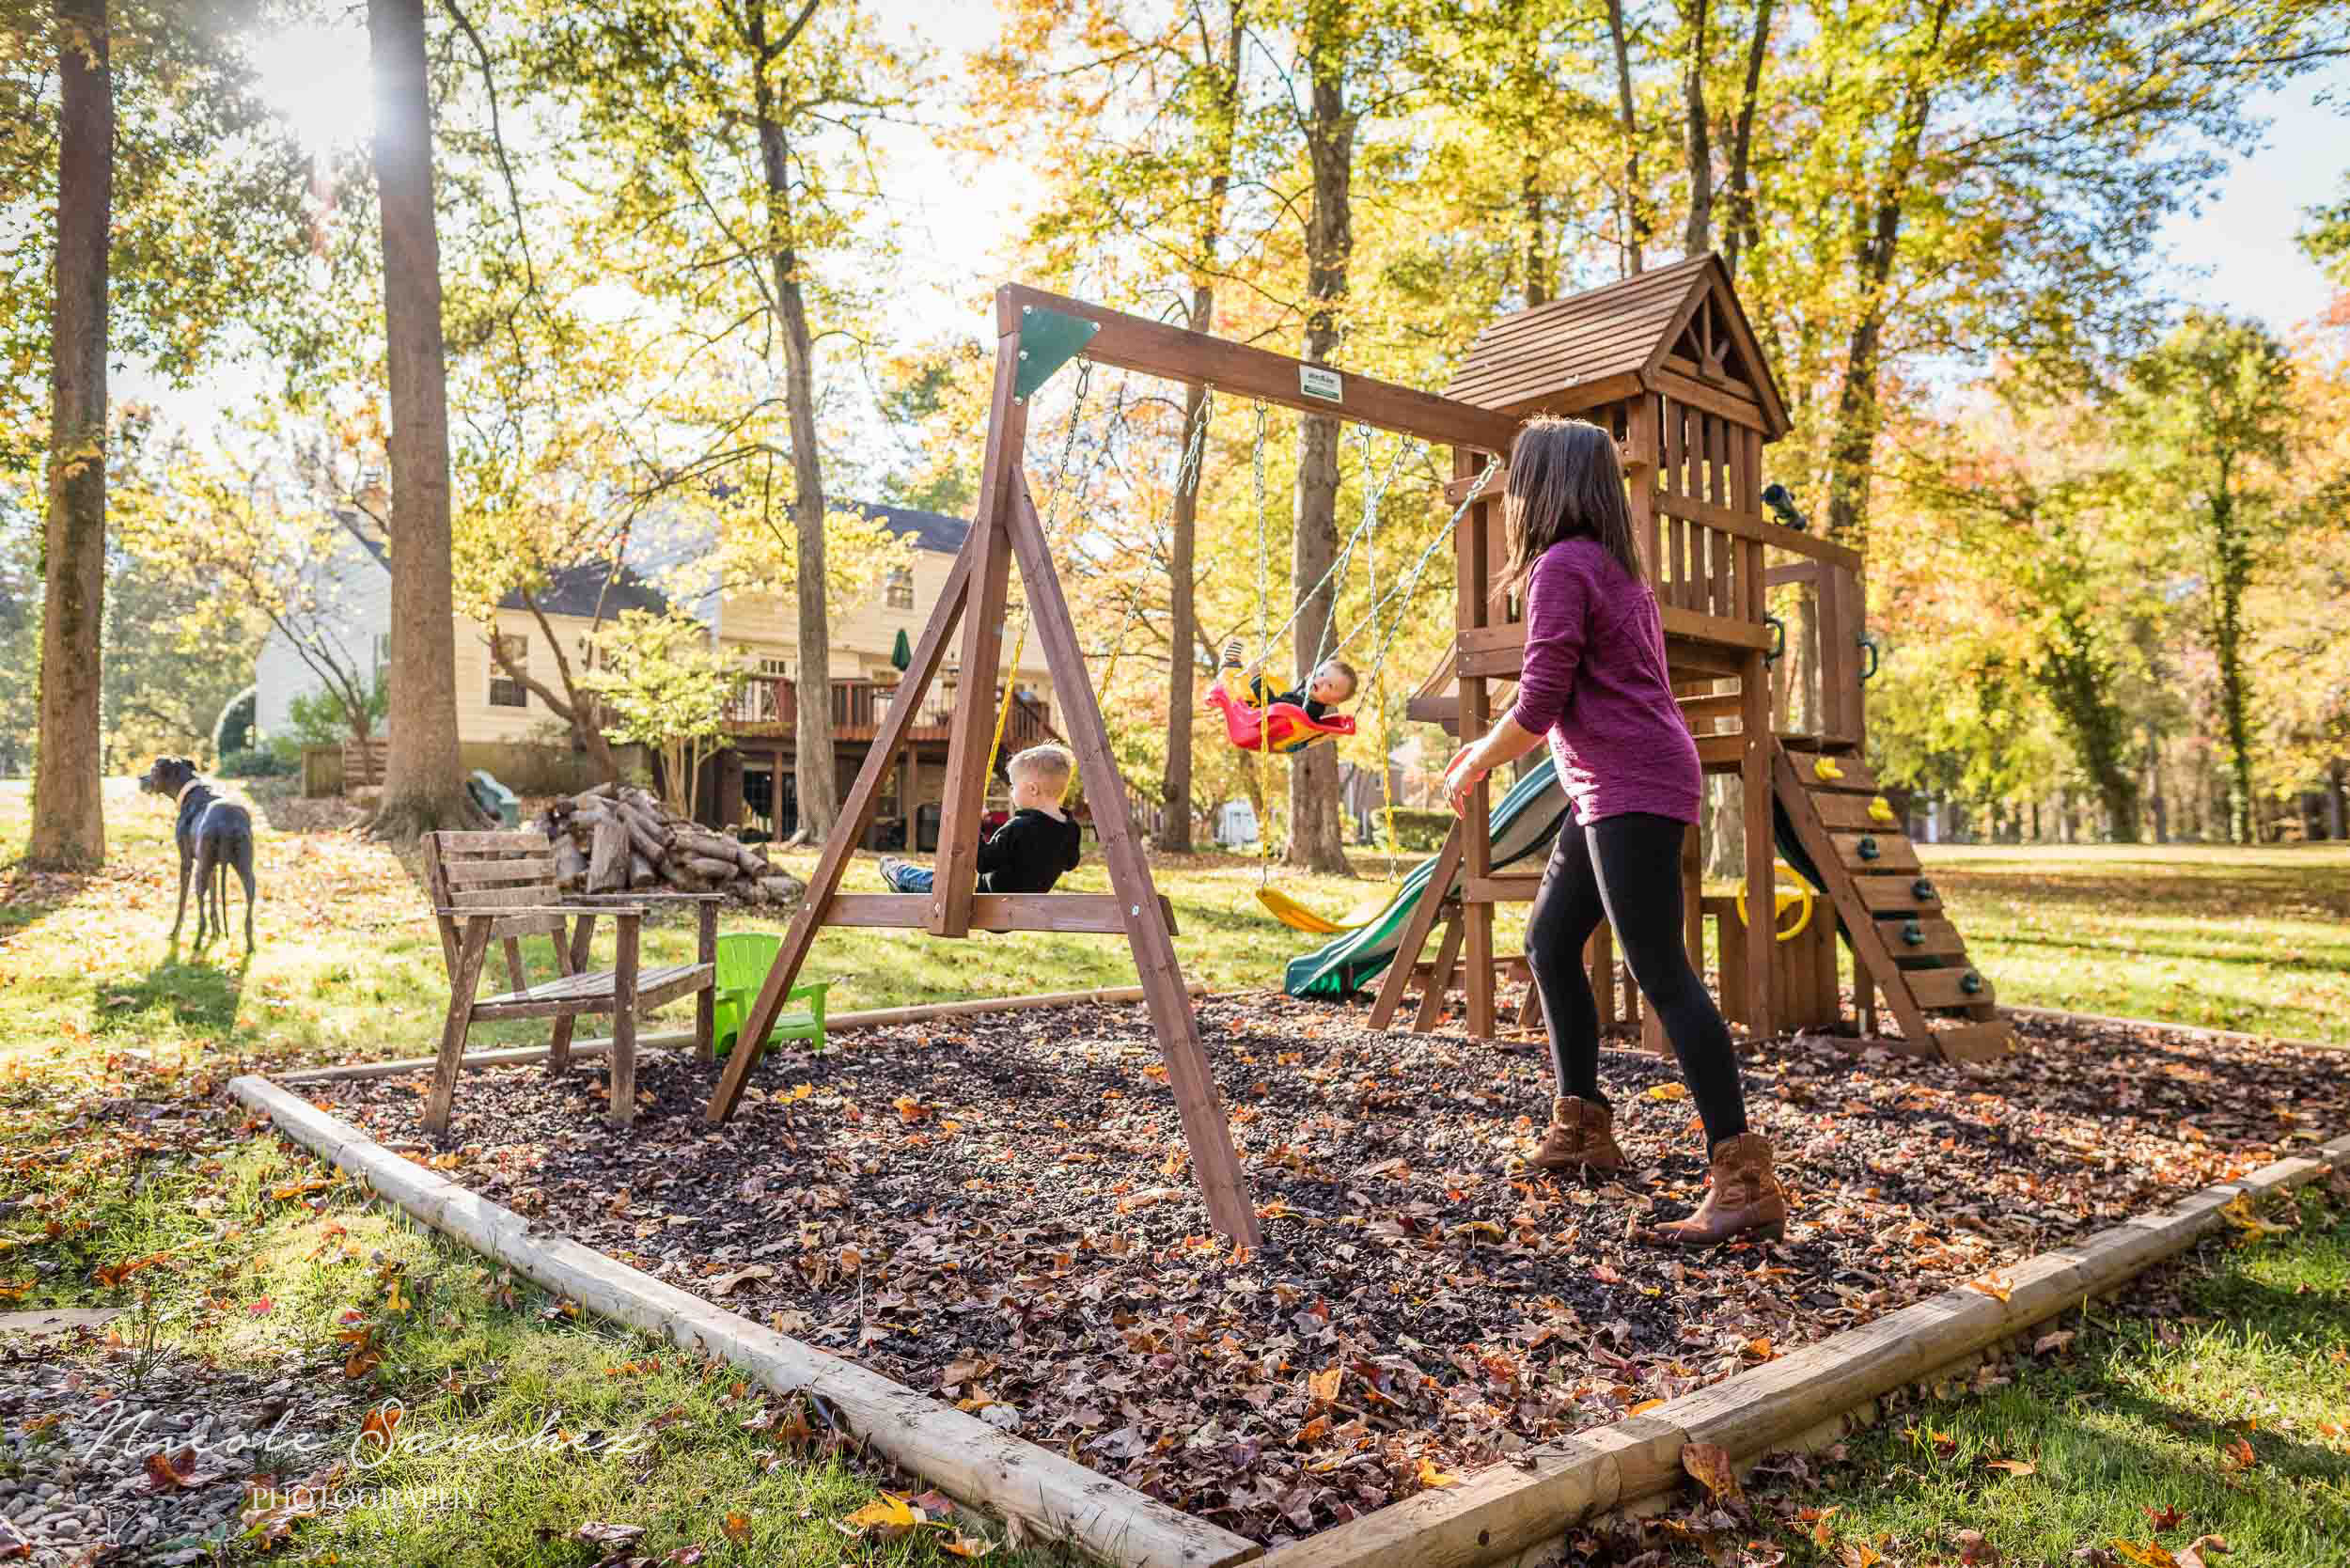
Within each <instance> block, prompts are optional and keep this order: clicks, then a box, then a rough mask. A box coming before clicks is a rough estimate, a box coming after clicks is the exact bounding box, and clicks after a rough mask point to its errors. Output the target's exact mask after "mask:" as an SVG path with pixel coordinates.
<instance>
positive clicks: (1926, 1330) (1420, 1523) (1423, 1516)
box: [1263, 1136, 2350, 1568]
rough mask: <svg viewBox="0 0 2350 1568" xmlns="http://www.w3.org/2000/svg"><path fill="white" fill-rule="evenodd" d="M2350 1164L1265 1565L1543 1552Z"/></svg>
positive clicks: (1847, 1340) (1586, 1437)
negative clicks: (2241, 1211)
mask: <svg viewBox="0 0 2350 1568" xmlns="http://www.w3.org/2000/svg"><path fill="white" fill-rule="evenodd" d="M2345 1160H2350V1136H2344V1137H2337V1138H2335V1139H2334V1140H2333V1141H2332V1142H2330V1143H2325V1144H2320V1145H2318V1146H2317V1147H2316V1148H2315V1149H2313V1150H2312V1151H2311V1152H2310V1153H2308V1154H2303V1155H2299V1156H2295V1157H2293V1158H2290V1159H2283V1160H2278V1161H2276V1162H2274V1163H2273V1164H2270V1165H2266V1166H2264V1167H2262V1168H2260V1169H2258V1170H2256V1171H2253V1172H2252V1173H2251V1174H2249V1175H2248V1176H2244V1177H2241V1178H2239V1179H2237V1180H2235V1181H2230V1182H2221V1183H2218V1184H2216V1185H2213V1186H2208V1187H2205V1188H2203V1189H2202V1190H2201V1191H2200V1192H2196V1193H2193V1194H2190V1195H2189V1196H2187V1197H2186V1198H2184V1199H2182V1200H2179V1201H2178V1202H2177V1203H2175V1204H2173V1205H2172V1206H2171V1207H2170V1208H2169V1209H2167V1210H2163V1211H2160V1212H2157V1213H2155V1214H2152V1215H2141V1216H2139V1217H2138V1218H2135V1219H2128V1220H2124V1221H2123V1222H2122V1223H2121V1224H2120V1225H2117V1226H2113V1227H2111V1228H2110V1229H2108V1230H2105V1231H2099V1232H2097V1233H2096V1234H2095V1235H2093V1236H2090V1237H2088V1238H2086V1239H2084V1240H2083V1241H2081V1242H2078V1243H2076V1244H2075V1245H2074V1246H2071V1247H2058V1248H2057V1249H2055V1250H2054V1251H2051V1252H2043V1253H2041V1254H2039V1255H2038V1256H2036V1257H2032V1258H2027V1259H2025V1260H2024V1261H2023V1262H2018V1263H2016V1264H2014V1265H2013V1267H2012V1268H2008V1269H2003V1270H1995V1271H1994V1273H1993V1274H1992V1275H1991V1276H1987V1277H1985V1278H1986V1279H1990V1280H1996V1281H1997V1282H1998V1284H1999V1285H2000V1287H2001V1288H2002V1289H2004V1290H2005V1292H2006V1294H2005V1297H2004V1299H2002V1298H2001V1297H2000V1296H1999V1295H1997V1294H1992V1293H1991V1292H1989V1291H1985V1290H1980V1289H1976V1288H1974V1287H1973V1286H1971V1285H1961V1286H1958V1287H1956V1288H1954V1289H1951V1290H1948V1291H1945V1292H1943V1293H1942V1294H1940V1295H1937V1296H1933V1297H1930V1298H1928V1299H1927V1300H1924V1301H1920V1302H1919V1303H1917V1304H1916V1305H1914V1306H1911V1307H1905V1308H1904V1309H1901V1310H1900V1311H1898V1312H1893V1313H1890V1314H1888V1316H1885V1317H1882V1318H1879V1319H1877V1320H1876V1321H1874V1322H1873V1323H1868V1324H1863V1325H1861V1326H1859V1327H1857V1328H1853V1329H1848V1330H1846V1331H1845V1332H1843V1333H1841V1334H1837V1335H1833V1336H1831V1337H1829V1338H1828V1339H1825V1340H1822V1341H1819V1342H1818V1343H1816V1344H1810V1345H1807V1346H1805V1347H1803V1348H1802V1349H1800V1350H1795V1351H1791V1352H1789V1353H1788V1354H1787V1355H1785V1356H1780V1357H1779V1358H1778V1359H1777V1360H1775V1361H1771V1362H1769V1363H1767V1364H1765V1365H1763V1366H1760V1367H1757V1368H1755V1369H1754V1370H1753V1371H1751V1372H1740V1373H1738V1374H1737V1375H1736V1376H1733V1377H1730V1378H1726V1379H1724V1380H1723V1381H1722V1382H1719V1383H1715V1384H1710V1385H1708V1386H1707V1387H1705V1388H1700V1389H1697V1390H1696V1391H1694V1392H1692V1393H1687V1394H1684V1395H1682V1396H1681V1397H1680V1398H1679V1399H1674V1400H1669V1401H1667V1402H1666V1403H1663V1404H1660V1405H1658V1406H1656V1407H1655V1408H1654V1409H1653V1410H1650V1411H1648V1412H1647V1413H1645V1414H1643V1415H1639V1416H1635V1417H1633V1418H1631V1419H1628V1420H1622V1421H1618V1422H1616V1423H1614V1424H1613V1425H1611V1426H1605V1427H1600V1428H1598V1429H1596V1430H1593V1431H1590V1432H1581V1433H1576V1434H1575V1435H1573V1436H1571V1437H1568V1438H1565V1439H1563V1440H1561V1441H1559V1442H1557V1443H1550V1444H1545V1445H1544V1446H1543V1448H1542V1449H1541V1450H1537V1452H1536V1454H1535V1457H1534V1460H1533V1464H1532V1467H1531V1468H1520V1467H1519V1466H1516V1465H1510V1464H1503V1465H1496V1466H1490V1467H1489V1468H1486V1469H1484V1470H1481V1471H1479V1472H1478V1473H1477V1474H1476V1475H1474V1476H1471V1477H1469V1478H1468V1479H1467V1480H1466V1481H1465V1482H1462V1484H1461V1485H1459V1486H1457V1487H1450V1488H1447V1489H1445V1490H1443V1491H1430V1492H1421V1493H1418V1494H1417V1495H1416V1496H1413V1497H1406V1498H1405V1499H1404V1500H1403V1501H1402V1502H1399V1503H1393V1504H1390V1505H1389V1506H1387V1507H1386V1508H1383V1509H1381V1510H1379V1511H1378V1512H1377V1513H1368V1514H1365V1515H1364V1516H1363V1517H1361V1518H1359V1519H1356V1520H1354V1521H1353V1522H1352V1523H1349V1524H1344V1525H1340V1526H1338V1527H1336V1528H1334V1529H1326V1530H1324V1531H1322V1532H1321V1533H1319V1534H1317V1535H1313V1536H1309V1537H1308V1538H1307V1539H1306V1540H1303V1541H1300V1542H1297V1543H1295V1544H1292V1545H1288V1546H1282V1547H1279V1548H1278V1549H1277V1550H1275V1551H1273V1552H1270V1553H1268V1554H1267V1555H1266V1556H1265V1558H1264V1559H1263V1561H1264V1564H1265V1568H1276V1565H1277V1568H1372V1565H1373V1564H1381V1563H1393V1562H1409V1563H1411V1564H1412V1565H1413V1568H1475V1565H1480V1564H1485V1563H1501V1562H1510V1561H1513V1560H1520V1559H1523V1560H1525V1561H1526V1562H1528V1563H1529V1564H1530V1563H1532V1562H1534V1561H1536V1560H1547V1557H1548V1554H1550V1553H1551V1552H1552V1551H1554V1550H1555V1549H1556V1544H1557V1540H1558V1537H1559V1535H1561V1534H1562V1533H1564V1532H1565V1531H1566V1530H1568V1529H1572V1528H1574V1527H1575V1526H1576V1525H1578V1524H1581V1523H1583V1522H1584V1521H1586V1520H1588V1519H1590V1518H1591V1517H1592V1516H1593V1515H1595V1514H1599V1513H1606V1512H1608V1511H1609V1510H1611V1509H1618V1508H1622V1507H1625V1506H1626V1505H1629V1504H1635V1503H1638V1502H1640V1501H1642V1500H1644V1499H1647V1498H1650V1497H1657V1496H1659V1495H1661V1494H1663V1493H1666V1492H1669V1491H1670V1490H1672V1489H1673V1488H1674V1487H1676V1486H1678V1485H1679V1484H1680V1483H1681V1482H1682V1481H1683V1480H1684V1471H1683V1468H1682V1464H1681V1450H1682V1448H1683V1446H1684V1444H1689V1443H1707V1444H1711V1445H1713V1446H1714V1447H1716V1448H1719V1449H1722V1450H1725V1451H1727V1452H1728V1453H1729V1455H1730V1457H1731V1460H1732V1461H1733V1462H1742V1461H1747V1460H1752V1459H1755V1458H1759V1457H1760V1456H1762V1455H1763V1454H1764V1453H1768V1452H1771V1451H1773V1450H1780V1449H1786V1448H1790V1447H1799V1446H1819V1445H1823V1444H1825V1443H1827V1442H1832V1441H1834V1440H1835V1438H1836V1437H1837V1436H1838V1435H1841V1434H1842V1433H1843V1432H1844V1431H1845V1430H1847V1429H1848V1423H1847V1422H1845V1421H1844V1420H1843V1419H1842V1418H1844V1417H1845V1416H1846V1415H1847V1414H1848V1413H1850V1412H1852V1411H1853V1410H1855V1409H1856V1408H1858V1407H1861V1406H1865V1405H1867V1404H1868V1403H1869V1402H1871V1401H1872V1400H1874V1399H1876V1398H1878V1397H1879V1396H1880V1395H1883V1394H1886V1393H1889V1392H1890V1391H1892V1390H1893V1389H1895V1388H1901V1387H1903V1386H1904V1385H1905V1384H1909V1383H1914V1382H1917V1381H1919V1380H1920V1379H1922V1378H1926V1377H1930V1376H1931V1375H1933V1374H1934V1373H1935V1372H1941V1371H1943V1370H1944V1369H1945V1368H1948V1367H1951V1365H1952V1364H1953V1363H1956V1362H1961V1361H1964V1360H1966V1359H1967V1358H1968V1357H1969V1356H1976V1355H1978V1354H1979V1353H1980V1352H1982V1350H1983V1349H1985V1348H1986V1347H1987V1346H1990V1345H1993V1344H1996V1343H1998V1341H2002V1340H2005V1339H2008V1338H2011V1337H2013V1336H2014V1335H2015V1334H2017V1333H2019V1332H2021V1331H2023V1330H2024V1329H2027V1328H2029V1327H2030V1326H2031V1325H2033V1324H2036V1323H2039V1322H2041V1321H2043V1320H2045V1319H2047V1318H2050V1317H2054V1316H2055V1315H2056V1314H2058V1313H2059V1312H2061V1311H2063V1310H2065V1309H2068V1308H2071V1307H2075V1306H2078V1305H2080V1304H2082V1303H2083V1302H2085V1301H2087V1300H2088V1299H2089V1298H2091V1297H2092V1296H2097V1295H2103V1294H2108V1293H2110V1292H2112V1291H2114V1290H2116V1289H2118V1288H2119V1287H2121V1286H2123V1285H2124V1284H2127V1283H2128V1282H2129V1281H2130V1280H2131V1279H2133V1278H2137V1276H2139V1274H2141V1273H2143V1272H2144V1271H2145V1270H2146V1269H2148V1268H2150V1267H2152V1266H2153V1265H2154V1264H2155V1263H2158V1262H2162V1261H2163V1260H2165V1259H2167V1258H2170V1257H2173V1256H2175V1255H2176V1254H2178V1253H2181V1252H2184V1251H2186V1248H2187V1247H2191V1246H2193V1245H2194V1244H2195V1243H2196V1242H2197V1241H2199V1240H2201V1238H2202V1237H2203V1236H2205V1235H2207V1234H2209V1233H2210V1232H2211V1231H2215V1230H2217V1229H2218V1228H2219V1227H2220V1226H2222V1225H2223V1224H2225V1223H2226V1221H2225V1219H2224V1218H2223V1216H2222V1215H2221V1214H2220V1211H2221V1210H2222V1209H2224V1208H2226V1207H2227V1206H2228V1205H2229V1204H2231V1203H2233V1202H2234V1201H2236V1200H2238V1199H2239V1198H2243V1197H2246V1196H2251V1197H2265V1196H2267V1195H2269V1194H2271V1193H2276V1192H2281V1191H2285V1190H2288V1189H2290V1188H2293V1187H2296V1186H2300V1185H2302V1184H2306V1183H2309V1182H2312V1181H2316V1180H2318V1179H2320V1178H2322V1177H2324V1176H2325V1175H2326V1173H2327V1172H2329V1171H2331V1170H2333V1169H2335V1168H2338V1167H2339V1166H2340V1165H2341V1164H2342V1162H2344V1161H2345ZM1849 1424H1866V1423H1865V1422H1858V1423H1849Z"/></svg>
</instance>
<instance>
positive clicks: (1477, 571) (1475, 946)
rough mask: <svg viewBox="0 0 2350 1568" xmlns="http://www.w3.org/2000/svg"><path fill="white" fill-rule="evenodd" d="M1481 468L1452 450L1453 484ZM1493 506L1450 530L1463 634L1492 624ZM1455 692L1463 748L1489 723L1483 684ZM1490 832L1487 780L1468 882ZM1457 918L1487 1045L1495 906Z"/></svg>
mask: <svg viewBox="0 0 2350 1568" xmlns="http://www.w3.org/2000/svg"><path fill="white" fill-rule="evenodd" d="M1483 466H1484V464H1483V463H1481V462H1480V461H1479V458H1478V454H1477V453H1475V452H1473V451H1471V450H1469V449H1468V448H1467V447H1454V448H1453V450H1452V477H1453V478H1456V479H1465V478H1475V477H1476V476H1477V474H1478V472H1479V471H1480V470H1481V469H1482V468H1483ZM1492 505H1493V503H1492V502H1490V501H1478V502H1475V503H1473V504H1472V505H1471V506H1470V508H1469V515H1468V516H1467V517H1465V518H1464V519H1462V522H1461V525H1460V526H1459V527H1457V528H1455V529H1454V530H1453V536H1452V539H1453V557H1454V559H1455V561H1456V563H1457V565H1458V567H1459V571H1460V582H1459V586H1458V588H1457V589H1456V592H1455V599H1454V604H1455V620H1456V623H1457V625H1458V627H1459V629H1460V630H1461V631H1463V632H1466V631H1467V630H1469V629H1470V628H1471V627H1478V626H1484V625H1488V624H1490V623H1491V621H1492V620H1493V619H1494V605H1493V597H1492V588H1493V552H1492V548H1491V546H1492V534H1491V532H1490V530H1489V528H1488V526H1487V524H1488V518H1487V515H1486V513H1487V510H1488V509H1489V508H1490V507H1491V506H1492ZM1463 663H1464V664H1465V663H1466V661H1465V660H1464V661H1463ZM1460 692H1461V705H1460V711H1461V718H1460V725H1461V744H1462V745H1470V744H1472V743H1473V742H1475V741H1478V740H1480V739H1481V738H1482V737H1483V735H1484V733H1485V731H1486V729H1487V728H1488V727H1489V726H1490V725H1491V723H1492V713H1491V712H1490V710H1489V708H1488V706H1487V700H1488V699H1487V696H1486V687H1485V680H1484V678H1483V677H1482V676H1467V675H1464V676H1462V677H1461V679H1460ZM1492 830H1493V781H1492V779H1491V778H1490V777H1487V778H1485V779H1482V780H1480V781H1479V783H1478V786H1477V789H1476V790H1475V792H1472V793H1471V794H1470V796H1469V807H1468V811H1467V813H1466V815H1465V817H1464V819H1463V821H1462V824H1461V833H1462V847H1463V851H1464V855H1465V860H1464V865H1465V867H1466V869H1467V875H1468V878H1469V880H1470V881H1472V882H1474V881H1477V880H1480V879H1481V878H1485V877H1489V876H1491V875H1493V865H1494V861H1493V839H1492V837H1491V835H1492ZM1439 891H1441V889H1439ZM1461 918H1462V922H1463V931H1464V935H1465V939H1466V946H1467V949H1468V955H1467V959H1466V962H1467V964H1468V974H1467V976H1466V987H1467V991H1468V1032H1469V1033H1470V1034H1471V1035H1473V1036H1474V1037H1476V1038H1477V1039H1480V1040H1490V1039H1492V1038H1493V1036H1494V906H1493V905H1492V904H1490V903H1483V902H1478V901H1476V900H1474V899H1470V898H1468V897H1466V896H1465V889H1464V898H1463V900H1462V905H1461Z"/></svg>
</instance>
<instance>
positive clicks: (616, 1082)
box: [424, 829, 719, 1133]
mask: <svg viewBox="0 0 2350 1568" xmlns="http://www.w3.org/2000/svg"><path fill="white" fill-rule="evenodd" d="M424 870H425V889H426V891H427V893H429V894H430V895H431V900H432V913H433V916H434V917H435V918H437V919H438V920H439V921H440V926H441V955H442V957H443V958H444V959H446V961H447V964H448V978H449V997H448V1021H447V1023H446V1026H445V1027H443V1028H442V1030H441V1056H440V1060H439V1061H438V1062H437V1063H435V1064H434V1067H433V1070H432V1090H431V1095H430V1097H429V1098H428V1099H427V1100H426V1101H425V1107H424V1124H425V1126H426V1127H428V1128H430V1129H431V1131H433V1132H436V1133H440V1132H446V1131H447V1129H448V1113H449V1102H450V1101H451V1100H452V1099H454V1098H455V1096H456V1092H457V1073H458V1069H459V1067H460V1066H461V1065H462V1060H463V1058H464V1052H465V1036H466V1033H467V1031H468V1030H470V1029H471V1028H472V1027H473V1024H474V1021H475V1020H476V1019H486V1018H548V1017H551V1018H553V1019H554V1020H555V1038H554V1040H553V1042H552V1043H551V1044H550V1048H549V1050H548V1052H547V1072H548V1073H549V1074H557V1073H561V1072H562V1071H564V1069H565V1068H567V1067H568V1066H569V1065H570V1063H571V1056H572V1020H574V1019H575V1018H577V1017H578V1016H579V1015H580V1014H582V1013H589V1014H593V1013H609V1014H611V1016H612V1078H611V1081H612V1101H611V1105H610V1107H609V1109H608V1110H607V1111H606V1118H607V1120H609V1121H610V1122H611V1123H612V1125H614V1126H616V1127H625V1126H627V1125H628V1124H629V1123H630V1121H633V1120H634V1119H635V1114H636V1015H637V1014H638V1013H639V1012H646V1011H651V1010H652V1009H654V1008H657V1007H659V1006H661V1005H662V1004H663V1003H664V1002H669V1001H674V1000H675V999H677V998H678V997H680V996H684V995H686V994H687V993H689V992H692V993H695V994H696V996H695V1003H694V1041H695V1044H696V1046H697V1049H698V1050H699V1052H700V1054H701V1056H702V1058H703V1059H704V1060H709V1059H712V1055H713V1053H712V1050H711V1016H712V998H713V980H714V978H715V976H716V973H717V949H718V900H719V895H718V894H715V893H666V892H664V893H627V894H584V893H565V892H561V891H559V890H557V888H556V885H555V856H554V853H553V850H552V848H551V846H550V845H549V844H548V842H547V839H546V836H545V835H544V834H541V833H538V832H534V831H530V830H528V829H525V830H523V831H519V832H511V833H428V834H426V835H425V836H424ZM665 902H666V903H676V902H692V903H694V904H696V905H697V915H698V917H699V925H700V943H699V947H698V950H697V954H696V957H697V962H695V963H693V964H665V965H661V966H658V967H655V968H650V969H640V968H639V967H638V964H637V959H636V955H637V938H638V934H639V930H640V927H641V925H642V923H643V921H644V917H645V913H646V909H647V907H648V906H649V905H650V904H653V903H665ZM599 915H608V916H610V917H612V923H613V927H614V930H615V932H616V933H617V935H618V938H619V942H618V947H619V951H618V953H617V954H616V955H615V958H614V962H613V966H612V967H611V968H609V969H594V970H591V969H589V968H587V951H588V944H589V941H590V939H591V937H592V935H593V931H594V926H595V920H596V917H597V916H599ZM567 921H569V922H575V924H573V925H572V930H571V932H570V933H568V936H567V934H566V933H565V931H564V926H565V923H566V922H567ZM535 935H545V936H547V937H550V938H551V939H552V942H553V946H554V948H555V965H556V971H557V975H556V979H554V980H544V981H541V982H540V983H539V984H538V985H535V986H534V985H532V984H530V983H529V980H528V977H527V976H526V974H525V971H524V968H523V948H522V941H521V938H523V937H525V936H535ZM493 938H495V939H499V940H502V941H504V943H505V944H506V978H507V980H508V982H509V986H510V987H511V989H509V990H507V991H503V992H500V993H499V994H498V995H496V996H477V995H476V993H477V992H478V989H479V987H480V984H481V968H482V961H483V959H484V958H485V957H486V956H487V955H488V952H489V949H490V943H491V941H492V939H493Z"/></svg>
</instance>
